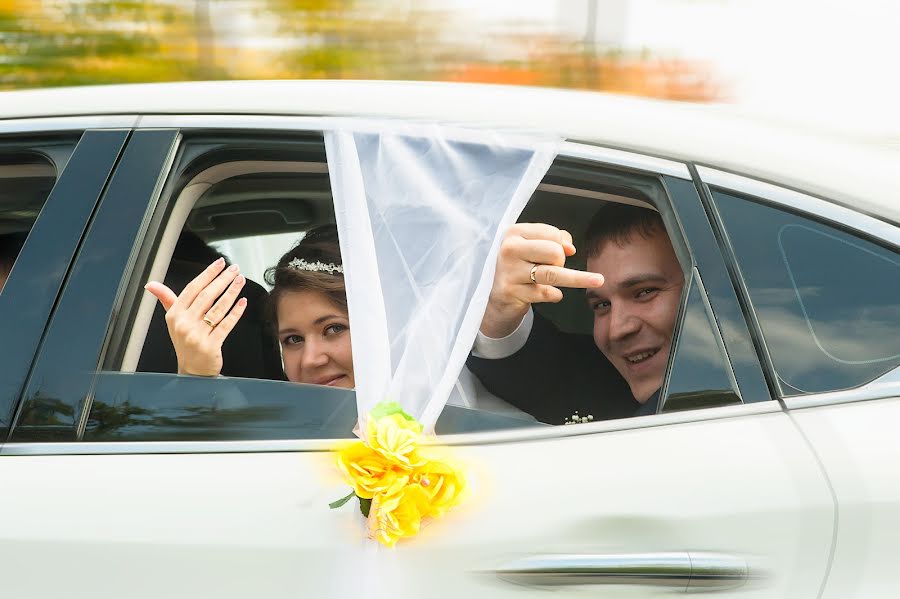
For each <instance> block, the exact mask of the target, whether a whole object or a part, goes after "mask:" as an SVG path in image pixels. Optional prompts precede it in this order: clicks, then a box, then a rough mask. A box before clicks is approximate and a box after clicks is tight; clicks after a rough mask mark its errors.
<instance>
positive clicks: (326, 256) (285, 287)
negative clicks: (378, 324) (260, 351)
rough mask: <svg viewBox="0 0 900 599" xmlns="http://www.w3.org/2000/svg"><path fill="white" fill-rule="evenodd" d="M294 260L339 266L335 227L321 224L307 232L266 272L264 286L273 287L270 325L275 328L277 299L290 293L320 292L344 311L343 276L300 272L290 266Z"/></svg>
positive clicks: (345, 308) (269, 311)
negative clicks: (266, 284)
mask: <svg viewBox="0 0 900 599" xmlns="http://www.w3.org/2000/svg"><path fill="white" fill-rule="evenodd" d="M295 259H297V260H305V261H306V262H309V263H315V262H322V263H324V264H334V265H335V266H341V265H342V261H341V248H340V245H339V243H338V234H337V227H336V226H335V225H321V226H318V227H314V228H312V229H310V230H309V231H307V232H306V235H304V236H303V239H301V240H300V242H299V243H297V245H295V246H294V247H293V248H291V249H290V250H289V251H288V252H287V253H286V254H285V255H283V256H282V257H281V258H280V259H279V260H278V264H276V265H275V266H273V267H272V268H269V269H268V270H266V274H265V278H266V283H268V284H269V285H271V286H272V291H270V292H269V301H268V306H267V310H266V312H267V315H268V317H269V321H270V322H271V323H272V324H273V326H275V328H277V318H276V317H277V315H278V300H279V299H280V298H281V296H282V295H284V293H286V292H291V291H315V292H318V293H321V294H322V295H324V296H325V297H327V298H328V299H329V300H330V301H331V302H332V303H334V304H335V305H336V306H338V307H340V308H341V309H342V310H343V311H345V312H346V311H347V293H346V291H345V287H344V275H343V274H341V273H339V272H333V273H329V272H328V271H327V270H322V271H313V270H300V269H298V268H294V267H293V266H291V265H290V262H291V261H292V260H295Z"/></svg>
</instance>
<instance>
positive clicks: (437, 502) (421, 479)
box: [411, 461, 466, 518]
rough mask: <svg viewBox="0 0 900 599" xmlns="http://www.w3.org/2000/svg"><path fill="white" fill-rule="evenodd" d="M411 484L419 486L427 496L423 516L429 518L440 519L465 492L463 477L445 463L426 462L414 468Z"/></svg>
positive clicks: (459, 472)
mask: <svg viewBox="0 0 900 599" xmlns="http://www.w3.org/2000/svg"><path fill="white" fill-rule="evenodd" d="M411 482H412V483H414V484H417V485H419V486H421V487H422V489H424V491H425V493H426V494H427V495H428V505H427V510H426V512H425V514H424V515H426V516H429V517H431V518H440V517H441V516H443V515H444V514H445V513H446V512H447V510H449V509H450V508H451V507H453V506H455V505H459V503H460V501H462V498H463V493H464V492H465V490H466V478H465V475H464V474H463V473H462V471H461V470H459V469H457V468H454V467H453V466H451V465H450V464H448V463H446V462H439V461H429V462H426V463H425V464H424V465H422V466H421V467H419V468H416V470H415V471H414V472H413V475H412V478H411Z"/></svg>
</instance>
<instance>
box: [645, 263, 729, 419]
mask: <svg viewBox="0 0 900 599" xmlns="http://www.w3.org/2000/svg"><path fill="white" fill-rule="evenodd" d="M685 295H686V304H685V305H684V310H683V313H682V317H681V321H680V326H679V329H678V332H677V335H676V340H675V347H674V349H673V357H672V367H671V372H670V373H669V376H668V379H667V380H666V386H665V391H664V392H663V398H664V399H663V403H662V408H661V411H663V412H674V411H681V410H692V409H695V408H703V407H708V406H721V405H729V404H739V403H741V397H740V393H739V392H738V387H737V382H736V381H735V379H734V373H733V372H732V370H731V365H730V363H729V361H728V355H727V353H726V352H725V347H724V345H723V344H722V338H721V337H720V336H719V333H718V328H717V326H716V320H715V317H714V316H713V313H712V309H711V308H710V306H709V300H708V299H707V298H706V292H705V290H704V289H703V283H702V281H701V279H700V273H699V272H697V270H696V269H694V271H693V272H692V276H691V280H690V281H689V282H688V284H687V292H686V294H685Z"/></svg>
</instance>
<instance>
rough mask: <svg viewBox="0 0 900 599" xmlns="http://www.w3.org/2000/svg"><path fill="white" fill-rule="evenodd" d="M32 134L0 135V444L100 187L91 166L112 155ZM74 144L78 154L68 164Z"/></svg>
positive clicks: (87, 143)
mask: <svg viewBox="0 0 900 599" xmlns="http://www.w3.org/2000/svg"><path fill="white" fill-rule="evenodd" d="M32 135H35V134H29V136H27V137H22V136H18V135H14V134H7V135H4V136H0V288H2V289H0V330H2V331H3V332H2V334H0V360H2V362H3V369H2V370H0V440H2V437H3V436H4V435H5V433H6V431H7V430H8V427H9V426H10V425H11V423H12V420H13V417H14V414H15V409H16V406H17V404H18V400H19V398H20V397H21V394H22V389H23V386H24V384H25V381H26V379H27V376H28V372H29V369H30V367H31V364H32V360H33V358H34V354H35V352H36V351H37V348H38V344H39V341H40V339H41V335H42V332H43V330H44V327H45V326H46V324H47V317H48V316H49V314H50V313H51V311H52V309H53V305H54V302H55V300H56V297H57V293H58V290H59V287H60V285H61V284H62V281H63V277H64V276H65V273H66V271H67V269H68V266H69V264H70V261H71V259H72V257H73V255H74V253H75V249H76V248H77V245H78V242H79V240H80V239H81V233H82V231H83V227H84V224H85V222H86V221H87V218H88V217H89V215H90V212H91V210H92V209H93V207H94V204H95V202H96V199H97V196H98V194H99V190H100V186H101V185H102V182H104V181H105V180H106V174H107V173H108V171H106V172H103V173H101V175H100V176H99V177H98V178H99V179H101V181H99V182H98V181H97V179H96V178H93V177H91V176H89V174H88V170H89V169H90V165H94V166H96V165H97V164H98V163H104V162H105V163H107V164H108V163H109V162H110V161H111V160H114V159H115V151H116V149H115V148H116V144H115V143H107V142H109V141H110V139H109V136H102V135H101V136H99V137H98V136H95V135H92V134H86V135H85V136H84V143H83V144H80V142H79V135H78V134H77V133H64V134H45V135H35V136H34V137H31V136H32ZM114 137H116V136H115V135H114ZM117 137H118V138H119V140H121V138H123V137H124V133H120V134H118V135H117ZM100 138H102V139H100ZM76 144H80V145H81V147H82V150H83V151H82V152H81V153H79V154H78V155H77V157H75V158H73V150H74V149H75V147H76ZM70 158H72V160H71V161H70ZM67 165H68V166H67ZM69 167H71V168H69Z"/></svg>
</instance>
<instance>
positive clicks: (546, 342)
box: [472, 159, 764, 424]
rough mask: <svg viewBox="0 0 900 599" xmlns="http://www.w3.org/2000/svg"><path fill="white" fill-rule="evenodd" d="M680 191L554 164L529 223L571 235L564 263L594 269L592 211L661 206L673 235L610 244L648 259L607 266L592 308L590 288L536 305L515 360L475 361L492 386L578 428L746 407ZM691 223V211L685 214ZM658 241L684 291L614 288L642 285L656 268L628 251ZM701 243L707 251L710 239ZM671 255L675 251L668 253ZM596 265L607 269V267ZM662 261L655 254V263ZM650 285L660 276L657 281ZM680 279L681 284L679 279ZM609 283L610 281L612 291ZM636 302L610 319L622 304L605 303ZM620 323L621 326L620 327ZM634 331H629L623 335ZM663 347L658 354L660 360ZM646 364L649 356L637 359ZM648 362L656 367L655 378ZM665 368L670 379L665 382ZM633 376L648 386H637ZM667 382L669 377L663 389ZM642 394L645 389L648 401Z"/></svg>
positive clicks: (542, 416)
mask: <svg viewBox="0 0 900 599" xmlns="http://www.w3.org/2000/svg"><path fill="white" fill-rule="evenodd" d="M671 187H673V186H672V185H671V182H668V183H666V184H665V185H663V184H662V181H661V180H660V179H656V178H654V177H652V176H647V175H639V174H635V173H624V172H621V171H614V170H607V169H604V168H602V167H599V166H596V165H589V164H585V163H578V162H575V161H567V160H563V159H560V160H557V162H556V163H555V164H554V166H553V168H551V170H550V172H548V175H547V177H546V178H545V180H544V183H543V184H542V185H541V186H539V187H538V192H537V193H536V194H535V195H534V197H533V198H532V199H531V201H530V202H529V204H528V206H527V207H526V209H525V211H524V212H523V214H522V216H521V218H520V222H523V223H533V222H544V223H549V224H551V225H554V226H556V227H558V228H560V229H565V230H566V231H569V232H571V234H572V236H573V240H574V245H575V247H576V252H575V254H574V255H573V256H570V257H569V258H568V259H567V260H566V266H567V267H568V268H574V269H585V268H586V267H587V266H588V256H590V255H592V253H593V250H594V248H591V247H588V246H587V245H586V244H587V240H586V231H587V229H588V228H589V225H588V223H591V222H592V220H594V217H595V215H596V216H597V217H601V215H602V214H603V213H604V211H606V210H607V208H610V207H614V206H618V207H625V208H626V209H631V208H632V207H637V208H636V209H637V210H639V211H640V210H647V211H648V212H649V211H657V212H658V213H659V215H660V218H659V219H658V220H657V221H656V222H657V223H658V222H660V221H661V223H662V224H661V225H654V226H657V227H658V226H662V227H664V228H665V231H660V230H659V229H658V228H654V229H651V230H650V232H649V233H647V232H646V231H643V230H638V229H634V230H631V234H630V235H623V236H621V237H618V238H615V240H614V241H608V242H606V243H608V244H611V245H607V246H606V248H607V249H604V250H603V252H608V251H610V250H609V248H610V247H617V248H618V250H620V252H619V253H620V254H621V260H619V258H618V256H619V254H616V256H617V257H616V260H618V261H619V262H621V263H627V262H630V261H634V262H635V263H640V264H641V265H642V266H641V269H638V270H631V269H625V268H620V266H619V265H617V264H612V263H609V262H606V263H605V264H606V266H607V267H609V268H610V269H611V270H610V271H608V272H604V273H603V274H604V275H605V276H606V277H607V281H606V283H604V287H601V288H600V292H601V294H600V295H601V296H602V299H603V300H604V301H603V302H596V306H594V307H592V305H591V304H592V302H591V301H590V296H589V295H588V294H586V292H585V290H583V289H564V290H563V294H564V298H563V300H562V301H560V302H555V303H541V304H534V305H533V308H534V312H535V316H534V321H533V325H532V328H531V334H530V336H529V337H528V340H527V341H526V342H525V343H524V345H523V346H521V349H519V350H518V351H516V352H515V353H514V354H512V355H509V354H503V355H502V357H501V358H500V359H497V358H496V357H493V358H492V357H490V356H485V358H484V359H478V360H475V361H473V363H472V367H473V371H474V372H475V374H476V375H477V376H478V377H480V378H481V380H482V382H483V383H484V384H485V385H486V387H487V388H488V389H489V390H490V391H491V392H493V393H495V394H497V395H498V396H499V397H501V398H502V399H504V400H506V401H508V402H510V403H512V404H513V405H515V406H517V407H520V408H522V409H524V410H525V411H526V412H529V413H531V414H533V415H534V416H535V417H536V418H537V419H538V420H539V421H541V422H545V423H548V424H572V423H576V424H580V423H584V422H593V421H597V420H601V419H618V418H627V417H631V416H643V415H651V414H654V413H656V412H657V411H676V410H687V409H693V408H702V407H714V406H722V405H731V404H736V403H741V402H742V398H741V393H740V392H739V390H738V385H737V383H736V381H735V375H734V372H733V370H732V365H731V363H730V361H729V356H728V354H727V352H726V351H725V347H724V344H723V342H722V337H721V334H720V331H719V329H718V326H717V320H716V318H715V317H714V316H713V314H712V309H711V307H710V304H709V299H708V298H707V296H706V290H705V289H704V288H703V285H702V283H701V281H700V277H699V274H698V273H697V271H696V269H695V268H694V257H693V256H692V255H691V254H690V252H689V250H688V249H687V248H688V245H687V243H686V240H685V239H684V237H683V236H682V233H681V229H680V228H679V227H678V226H677V224H676V221H675V216H674V212H673V206H672V203H671V202H672V200H671V198H670V196H669V192H668V191H667V189H668V188H671ZM678 191H679V192H680V193H682V195H684V196H689V197H687V198H686V199H685V198H682V199H683V202H682V203H685V202H689V201H693V202H695V203H697V205H699V198H698V197H697V195H696V190H695V189H694V188H693V186H691V185H690V184H687V185H685V186H681V187H679V188H678ZM690 194H693V195H690ZM679 216H682V215H679ZM700 217H701V221H698V223H696V224H695V228H697V229H701V228H703V227H705V229H704V230H705V231H706V232H707V233H708V234H710V235H711V233H710V232H709V223H708V220H707V219H706V216H705V215H704V214H703V213H702V208H701V213H700ZM610 218H611V219H614V220H620V219H621V220H620V222H623V221H624V222H627V221H628V219H629V218H631V217H630V216H627V215H626V213H624V212H622V211H617V212H616V215H615V216H611V217H610ZM683 218H693V217H692V216H691V215H686V216H683ZM590 226H591V227H592V226H593V224H592V225H590ZM614 226H615V225H614ZM658 236H662V237H663V238H668V239H669V240H670V241H671V246H672V247H671V248H668V249H667V248H666V247H665V244H657V243H656V242H653V243H651V247H652V248H653V252H654V253H653V256H655V257H656V258H661V257H662V256H663V255H664V254H668V255H669V256H670V258H669V260H674V261H676V268H680V269H681V279H680V280H678V281H677V286H672V287H673V289H674V290H668V289H666V290H660V289H657V288H656V286H655V284H649V283H648V284H646V285H643V284H642V285H638V284H637V283H635V284H634V285H635V286H634V287H630V286H629V287H627V288H626V289H628V290H629V294H625V293H621V292H614V291H613V289H615V286H616V285H618V284H619V283H620V281H626V280H629V279H632V278H635V277H637V279H638V280H641V278H642V277H643V276H644V275H646V274H650V273H649V271H648V270H646V269H645V266H643V265H644V264H645V263H644V262H643V261H641V260H638V258H637V257H636V256H637V255H636V254H635V253H634V251H636V250H630V249H627V248H632V247H634V246H638V245H643V244H644V242H647V241H651V242H652V241H653V240H658V239H659V237H658ZM694 245H695V246H698V247H699V246H700V245H701V244H694ZM673 250H674V253H675V256H671V254H672V251H673ZM716 251H718V250H716ZM603 252H601V253H603ZM719 257H720V256H719ZM665 262H667V261H663V264H664V263H665ZM594 264H595V267H602V265H603V264H604V262H603V261H598V262H595V263H594ZM659 264H660V262H658V261H657V260H655V259H654V261H653V268H656V267H657V266H658V265H659ZM655 273H656V271H654V274H655ZM723 274H724V270H723ZM638 275H641V276H638ZM726 276H727V275H726ZM650 280H652V281H656V279H655V278H653V279H650ZM672 282H673V283H675V282H676V281H674V279H673V281H672ZM610 286H613V287H612V288H611V289H610V290H609V291H606V292H605V291H604V290H605V289H607V288H610ZM604 293H605V294H606V295H604ZM614 293H618V297H617V298H611V297H610V295H609V294H614ZM657 295H658V296H659V298H660V302H662V303H656V301H657V300H656V299H654V300H652V301H651V302H650V303H647V304H645V303H644V299H643V298H645V297H646V298H655V297H657ZM628 298H630V299H628ZM586 300H587V301H586ZM628 301H631V302H632V304H633V307H630V308H627V309H626V311H625V312H620V313H619V314H620V316H615V317H614V316H612V313H613V311H614V308H612V307H605V305H606V304H609V305H610V306H612V305H613V304H615V303H616V302H622V305H627V302H628ZM723 301H724V300H723ZM601 304H603V306H601ZM650 305H655V306H662V307H663V309H664V311H666V312H668V314H669V317H666V318H658V317H657V316H651V315H650V314H648V313H646V312H644V311H643V308H642V307H641V306H650ZM592 309H593V312H592ZM597 310H602V311H603V312H604V314H603V316H601V317H600V319H601V320H603V319H605V320H606V321H605V322H601V323H600V324H599V328H598V325H597V324H596V323H597V318H598V311H597ZM656 311H657V310H656V309H654V312H656ZM639 313H640V315H639ZM676 314H677V315H678V317H677V318H676ZM614 319H615V320H620V321H624V322H626V324H625V325H624V326H622V325H621V324H616V325H613V324H611V323H610V322H611V321H612V320H614ZM637 322H640V325H637V324H634V323H637ZM614 326H615V327H617V328H619V329H623V330H621V331H620V332H617V333H613V332H612V331H611V329H612V328H613V327H614ZM629 327H630V330H627V331H626V330H624V329H626V328H629ZM598 331H599V333H598ZM604 331H606V332H604ZM667 339H671V340H672V341H671V345H670V347H671V348H672V349H671V351H668V352H667V353H668V355H669V360H670V362H671V364H670V365H669V366H668V367H667V362H666V361H665V359H661V356H665V355H666V352H661V350H667V349H668V348H667V347H666V340H667ZM657 354H661V356H660V357H657ZM644 361H646V362H648V363H647V364H644V365H643V366H641V365H639V363H641V362H644ZM648 367H650V369H652V370H653V371H654V372H657V371H658V373H659V374H658V375H657V374H654V375H653V376H647V375H646V371H647V369H648ZM642 369H643V370H642ZM641 372H644V373H645V374H641ZM633 373H634V374H633ZM666 373H668V378H667V379H665V378H663V375H664V374H666ZM644 379H646V380H650V379H652V380H651V381H650V385H651V387H647V386H646V384H647V383H646V382H645V380H644ZM666 381H667V382H666ZM633 382H634V383H636V384H640V385H641V388H637V387H636V386H633V385H632V383H633ZM660 383H663V386H662V388H660ZM639 394H642V395H641V396H640V402H639V401H638V395H639ZM648 396H649V397H648ZM759 399H764V398H762V397H761V398H759ZM641 402H642V403H641Z"/></svg>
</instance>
